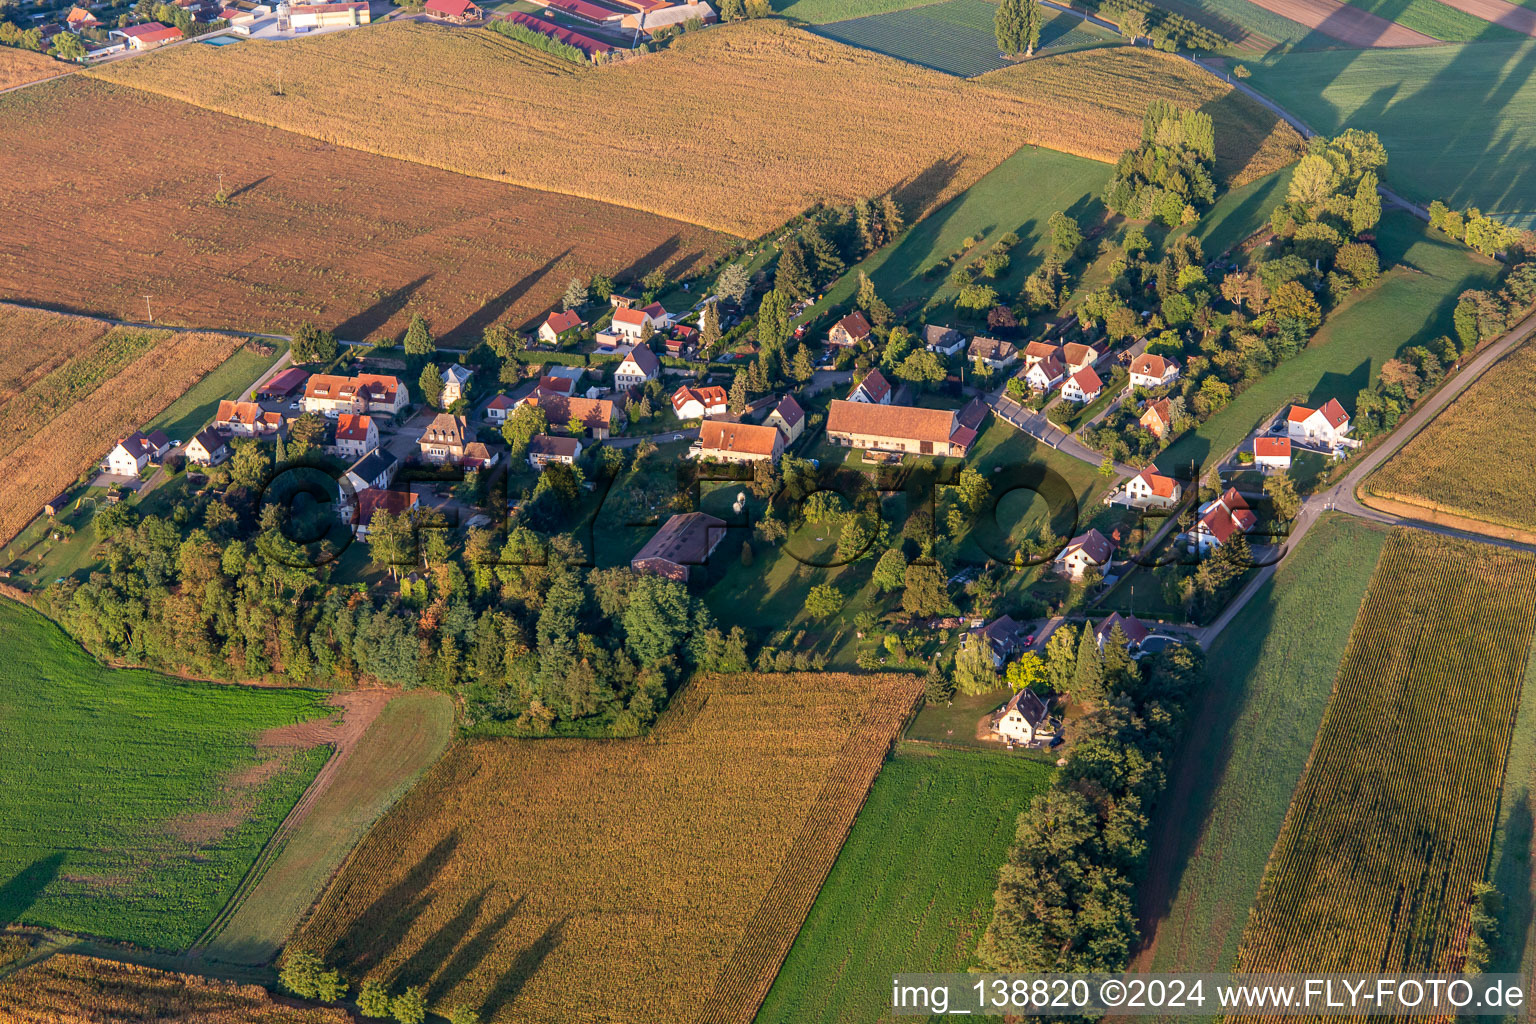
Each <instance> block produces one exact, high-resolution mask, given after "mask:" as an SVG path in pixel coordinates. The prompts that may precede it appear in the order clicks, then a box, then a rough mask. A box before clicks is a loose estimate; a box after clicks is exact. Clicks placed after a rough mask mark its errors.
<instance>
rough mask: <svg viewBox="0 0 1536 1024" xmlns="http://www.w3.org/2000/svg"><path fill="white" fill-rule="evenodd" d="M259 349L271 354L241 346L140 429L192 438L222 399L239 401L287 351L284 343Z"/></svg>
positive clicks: (173, 436) (269, 341)
mask: <svg viewBox="0 0 1536 1024" xmlns="http://www.w3.org/2000/svg"><path fill="white" fill-rule="evenodd" d="M260 343H261V344H263V345H271V346H272V347H273V350H272V352H270V353H268V354H267V355H260V354H258V353H255V352H252V351H251V347H250V345H248V344H247V345H245V346H242V347H241V348H240V349H238V350H237V351H236V352H235V354H234V355H232V356H230V357H229V358H228V359H226V360H224V361H223V362H222V363H220V364H219V365H218V366H216V367H214V368H213V369H212V370H211V371H209V373H208V375H207V376H205V377H204V378H203V379H202V380H200V381H198V382H197V383H196V384H194V385H192V386H191V387H190V388H188V389H187V390H186V393H184V394H183V395H182V396H181V397H180V398H178V399H176V401H174V402H172V403H171V404H170V405H169V406H167V407H166V409H165V411H164V412H162V413H161V414H160V415H159V416H156V417H155V418H154V419H152V420H150V421H149V422H148V423H147V424H145V426H144V430H145V431H150V430H156V429H159V430H163V431H165V433H166V435H167V436H169V437H171V438H177V439H180V440H183V441H190V440H191V439H192V435H193V434H195V433H197V432H198V431H199V430H201V429H202V428H203V427H205V426H207V425H208V423H209V421H210V420H212V419H213V416H214V413H216V412H218V411H219V402H220V401H222V400H223V399H226V398H230V399H237V400H243V399H245V398H246V397H248V396H247V395H246V391H247V390H248V389H249V388H250V386H251V385H252V384H255V383H256V378H258V377H260V376H261V375H262V374H263V373H265V372H266V371H267V368H268V367H269V366H271V365H272V364H273V363H275V362H277V360H278V358H279V357H280V356H281V355H282V354H283V353H284V352H285V351H287V349H288V343H287V342H286V341H272V340H270V339H260Z"/></svg>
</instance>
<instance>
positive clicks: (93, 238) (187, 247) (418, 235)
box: [0, 33, 733, 344]
mask: <svg viewBox="0 0 1536 1024" xmlns="http://www.w3.org/2000/svg"><path fill="white" fill-rule="evenodd" d="M340 34H341V35H346V34H348V33H340ZM486 35H489V33H486ZM243 48H244V47H243V46H230V47H225V48H224V49H229V50H239V49H243ZM182 49H188V50H199V51H208V52H210V53H212V52H214V50H215V49H216V48H215V47H211V46H190V47H183V48H182ZM157 56H174V54H169V53H168V54H164V55H157ZM268 98H269V99H270V97H268ZM0 112H3V113H4V114H5V116H4V117H0V147H4V148H5V149H6V151H8V152H10V153H11V154H12V157H11V160H10V164H11V166H13V167H14V168H15V170H14V171H13V174H15V175H16V176H17V181H18V183H20V182H23V181H24V182H25V187H17V188H13V189H9V190H7V191H6V193H5V195H4V196H3V197H0V216H3V217H4V218H5V219H6V220H7V221H9V222H12V223H17V224H26V225H27V226H28V229H27V231H26V232H25V233H22V234H19V235H17V237H16V238H15V239H14V244H11V245H8V246H6V247H5V248H4V251H3V252H0V296H4V297H9V298H15V299H19V300H22V301H27V302H32V303H35V304H40V305H49V306H52V307H54V308H68V309H76V310H85V311H89V312H93V313H99V314H101V315H105V316H110V317H114V318H119V319H133V320H142V319H143V318H144V316H145V301H144V296H145V295H150V296H151V297H152V298H151V305H152V307H153V312H154V315H155V317H156V318H157V320H160V321H164V322H166V323H171V324H181V325H186V326H197V327H224V328H231V329H235V330H242V329H244V330H264V331H267V332H270V333H281V334H286V333H288V331H289V329H290V328H291V326H292V324H293V323H294V322H295V321H297V320H314V321H317V322H319V323H322V324H324V325H326V326H330V327H334V328H336V330H337V332H338V333H339V334H340V335H341V336H342V337H344V338H365V337H367V338H380V337H384V336H391V337H394V336H398V335H399V334H400V333H401V332H402V331H404V329H405V324H406V322H407V321H408V320H409V318H410V315H411V313H412V312H415V311H420V312H422V313H423V314H424V315H425V316H426V317H427V318H428V320H429V321H430V322H431V324H432V328H433V331H434V333H436V334H437V335H438V336H439V337H441V338H445V339H447V341H448V343H449V344H453V343H455V341H457V340H460V339H463V340H466V341H469V342H471V343H472V342H473V341H476V340H478V338H479V335H480V332H481V330H482V329H483V328H484V327H485V326H486V325H487V324H489V323H491V322H493V321H496V320H510V321H512V322H513V323H514V324H515V325H521V324H522V323H523V322H524V321H527V320H530V319H533V318H535V317H540V316H542V315H543V314H544V312H545V311H547V310H548V309H549V307H550V306H551V305H553V304H554V303H555V302H556V301H557V300H558V298H559V296H560V294H561V293H562V292H563V291H564V290H565V286H566V284H567V283H568V282H569V281H570V279H571V278H572V277H583V278H585V277H587V276H589V275H591V274H593V273H596V272H601V273H606V274H608V275H610V276H614V277H621V276H643V275H644V274H645V273H647V272H648V271H650V270H652V269H654V268H656V267H661V268H663V269H664V270H666V271H667V272H668V273H669V274H670V275H672V276H674V277H675V276H677V274H679V273H681V272H682V271H684V270H686V269H688V268H690V267H693V266H695V265H697V264H698V263H700V262H701V261H704V262H707V261H709V260H711V259H713V258H714V257H715V256H716V255H718V254H719V253H720V252H721V251H723V250H724V249H726V248H728V247H729V246H730V245H731V244H733V240H732V239H730V238H727V237H726V236H724V235H721V234H718V233H716V232H712V231H707V230H703V229H701V228H698V227H695V226H694V225H691V224H682V223H678V222H676V221H670V220H666V219H663V218H660V217H656V216H653V215H651V214H646V213H639V212H636V211H633V210H628V209H622V208H620V207H615V206H608V205H604V204H599V203H593V202H590V201H588V200H584V199H577V198H573V197H570V196H562V195H551V194H549V193H543V192H532V191H529V190H527V189H523V188H515V187H512V186H508V185H503V184H499V183H496V182H491V181H485V180H481V179H476V178H467V177H464V176H462V175H457V174H449V173H447V172H444V171H439V170H435V169H433V168H429V167H422V166H419V165H414V164H406V163H401V162H399V161H396V160H387V159H384V158H382V157H378V156H373V155H370V154H367V153H360V152H357V151H355V150H352V149H346V148H340V147H337V146H335V145H331V144H328V143H322V142H317V141H315V140H314V139H309V138H304V137H301V136H298V135H293V134H290V133H288V132H281V131H275V130H273V129H271V128H266V127H262V126H261V125H257V124H252V123H250V122H248V121H241V120H238V119H235V118H229V117H223V116H221V115H219V114H214V113H210V112H208V111H205V110H200V109H198V108H196V107H191V106H188V105H186V104H184V103H178V102H175V101H172V100H167V99H164V98H162V97H158V96H152V95H150V94H147V93H144V92H140V91H138V90H135V89H128V88H124V87H121V86H112V85H108V84H106V83H102V82H97V81H92V80H89V79H86V78H84V77H82V76H78V75H77V76H72V77H71V78H69V79H65V80H63V81H60V82H54V83H49V84H48V85H45V86H39V87H37V88H35V89H27V90H23V91H22V92H18V93H11V94H9V95H6V96H0ZM130 150H131V151H132V152H134V153H135V154H137V155H138V159H135V160H133V161H129V162H124V161H123V160H122V159H121V154H122V153H123V152H127V151H130ZM586 163H587V162H586V161H582V165H583V166H585V165H586ZM220 173H222V174H223V175H224V184H225V188H226V189H227V190H228V191H229V193H230V197H229V200H228V202H227V203H226V204H223V205H220V204H219V203H217V202H216V201H215V194H216V192H217V191H218V187H219V174H220ZM81 195H91V196H93V197H95V200H97V201H96V202H92V203H82V202H80V201H79V198H78V197H79V196H81ZM103 203H104V204H107V205H109V206H110V207H111V210H112V213H111V215H110V216H103V214H102V210H101V205H100V204H103Z"/></svg>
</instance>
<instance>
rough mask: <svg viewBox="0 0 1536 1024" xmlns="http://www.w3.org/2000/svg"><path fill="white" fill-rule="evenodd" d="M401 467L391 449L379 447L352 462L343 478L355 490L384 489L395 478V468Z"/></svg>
mask: <svg viewBox="0 0 1536 1024" xmlns="http://www.w3.org/2000/svg"><path fill="white" fill-rule="evenodd" d="M399 468H400V460H399V459H397V458H395V457H394V456H393V455H391V454H390V453H389V449H387V448H378V449H375V450H374V451H371V452H369V453H368V454H367V455H364V456H363V457H362V458H360V459H358V460H357V461H356V462H354V463H352V465H351V466H349V467H348V468H347V472H346V475H345V476H344V477H342V479H343V480H345V481H346V482H347V483H348V484H349V485H351V487H352V489H353V490H354V491H368V490H376V491H382V490H383V489H384V488H386V487H388V486H389V482H390V481H391V480H393V479H394V478H395V470H397V469H399Z"/></svg>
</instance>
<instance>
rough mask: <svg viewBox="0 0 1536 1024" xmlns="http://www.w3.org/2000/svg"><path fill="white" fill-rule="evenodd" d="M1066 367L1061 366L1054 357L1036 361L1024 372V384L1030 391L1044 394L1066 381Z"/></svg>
mask: <svg viewBox="0 0 1536 1024" xmlns="http://www.w3.org/2000/svg"><path fill="white" fill-rule="evenodd" d="M1066 376H1067V371H1066V367H1064V366H1062V365H1061V360H1059V359H1057V358H1056V357H1055V356H1054V355H1052V356H1046V357H1045V358H1044V359H1039V360H1036V361H1035V362H1034V363H1032V364H1031V365H1030V367H1029V369H1027V370H1025V371H1024V383H1025V384H1028V385H1029V387H1030V390H1032V391H1038V392H1045V391H1049V390H1051V389H1052V388H1054V387H1055V386H1056V385H1057V384H1060V383H1061V382H1062V381H1063V380H1065V379H1066Z"/></svg>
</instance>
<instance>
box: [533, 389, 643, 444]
mask: <svg viewBox="0 0 1536 1024" xmlns="http://www.w3.org/2000/svg"><path fill="white" fill-rule="evenodd" d="M527 402H528V404H529V405H536V406H538V407H539V408H541V409H543V410H544V415H545V416H546V417H548V419H549V422H550V424H551V425H553V426H565V425H567V424H569V423H570V422H571V421H572V420H579V421H580V423H581V429H583V430H586V431H588V432H590V433H591V435H592V436H593V437H594V438H597V439H598V440H599V441H601V440H602V439H603V438H605V437H607V436H608V433H609V425H610V424H611V423H613V421H614V420H615V419H616V418H619V417H622V416H623V415H624V414H623V412H621V411H619V410H617V409H615V408H614V405H613V402H612V401H610V400H609V399H606V398H576V397H574V396H573V397H569V398H568V397H566V396H565V395H556V394H550V393H548V392H541V391H535V392H534V393H533V394H531V395H529V396H528V398H527Z"/></svg>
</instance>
